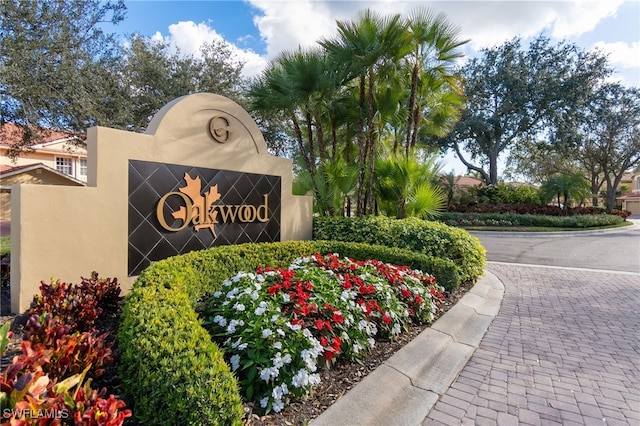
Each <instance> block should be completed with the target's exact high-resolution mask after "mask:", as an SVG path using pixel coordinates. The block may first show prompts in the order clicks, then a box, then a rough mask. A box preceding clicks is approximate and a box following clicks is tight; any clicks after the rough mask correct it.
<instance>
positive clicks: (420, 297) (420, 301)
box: [415, 294, 423, 305]
mask: <svg viewBox="0 0 640 426" xmlns="http://www.w3.org/2000/svg"><path fill="white" fill-rule="evenodd" d="M415 300H416V303H417V304H418V305H419V304H421V303H422V302H423V300H422V296H420V295H419V294H416V299H415Z"/></svg>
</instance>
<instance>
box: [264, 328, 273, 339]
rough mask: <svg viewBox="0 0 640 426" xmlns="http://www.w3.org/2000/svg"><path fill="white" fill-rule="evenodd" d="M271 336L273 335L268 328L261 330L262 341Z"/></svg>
mask: <svg viewBox="0 0 640 426" xmlns="http://www.w3.org/2000/svg"><path fill="white" fill-rule="evenodd" d="M271 334H273V331H271V330H269V329H268V328H265V329H264V330H262V338H263V339H266V338H267V337H269V336H271Z"/></svg>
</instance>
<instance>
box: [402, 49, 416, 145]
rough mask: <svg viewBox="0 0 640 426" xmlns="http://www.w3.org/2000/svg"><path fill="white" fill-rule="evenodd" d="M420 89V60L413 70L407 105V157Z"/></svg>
mask: <svg viewBox="0 0 640 426" xmlns="http://www.w3.org/2000/svg"><path fill="white" fill-rule="evenodd" d="M417 91H418V62H417V60H416V63H415V64H414V66H413V70H411V93H410V94H409V105H408V106H407V135H406V136H407V137H406V140H405V143H406V146H405V153H406V155H407V157H409V149H410V146H411V141H412V140H413V135H412V132H413V128H414V126H413V120H414V113H413V112H414V108H415V103H416V92H417Z"/></svg>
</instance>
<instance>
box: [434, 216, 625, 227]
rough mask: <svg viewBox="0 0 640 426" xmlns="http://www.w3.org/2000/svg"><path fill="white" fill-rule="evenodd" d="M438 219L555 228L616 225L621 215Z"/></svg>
mask: <svg viewBox="0 0 640 426" xmlns="http://www.w3.org/2000/svg"><path fill="white" fill-rule="evenodd" d="M438 220H440V221H442V222H443V223H446V224H447V225H450V226H487V225H489V226H545V227H555V228H592V227H597V226H611V225H618V224H620V223H622V222H623V221H624V219H623V218H622V217H621V216H618V215H609V214H594V215H575V216H547V215H537V214H517V213H451V212H449V213H443V214H441V215H440V216H439V217H438Z"/></svg>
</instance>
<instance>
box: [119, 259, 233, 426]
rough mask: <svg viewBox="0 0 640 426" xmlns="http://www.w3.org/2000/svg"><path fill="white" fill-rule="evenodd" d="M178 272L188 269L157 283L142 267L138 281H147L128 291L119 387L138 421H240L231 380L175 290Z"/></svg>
mask: <svg viewBox="0 0 640 426" xmlns="http://www.w3.org/2000/svg"><path fill="white" fill-rule="evenodd" d="M167 260H168V262H166V263H169V264H171V263H173V262H171V260H172V259H167ZM158 263H161V262H158ZM149 269H151V270H152V271H151V272H156V271H157V272H160V271H158V269H160V270H163V269H165V268H162V267H161V268H154V266H153V265H152V266H151V267H150V268H149ZM149 269H148V270H149ZM154 269H155V270H154ZM181 272H186V274H185V276H188V275H189V272H191V271H189V270H187V269H186V268H185V270H183V271H180V270H176V271H175V272H174V273H173V274H172V276H167V279H168V280H167V281H165V282H158V283H157V285H151V283H150V282H148V281H146V280H147V279H148V278H146V277H145V275H144V272H143V275H142V276H141V278H140V279H139V280H138V281H140V282H146V283H148V284H150V285H147V286H144V287H142V286H139V287H137V288H134V289H133V290H132V291H131V293H129V295H127V297H126V302H125V306H124V309H123V312H122V325H121V326H120V330H119V333H118V337H119V348H120V351H121V355H120V377H121V382H122V388H123V390H124V391H125V394H126V395H128V396H129V400H130V401H132V403H133V410H134V413H135V416H136V418H137V419H138V420H139V421H140V422H141V423H143V424H147V423H151V424H183V425H202V424H223V425H232V424H236V425H237V424H241V419H242V415H243V409H242V403H241V401H240V396H239V394H238V388H237V384H236V381H235V379H234V377H233V375H232V374H231V373H230V371H229V368H228V367H227V365H226V364H225V362H224V359H223V358H222V353H221V352H220V350H219V349H218V347H217V346H215V345H214V344H213V343H212V342H211V337H210V336H209V334H208V333H207V331H206V330H204V329H203V328H202V327H201V325H200V321H199V320H198V318H197V315H196V313H195V311H194V310H193V308H192V307H191V304H190V303H189V299H188V296H187V294H186V293H185V292H184V291H179V290H178V287H180V284H182V285H184V279H181V277H179V275H180V273H181ZM203 278H204V279H206V277H203ZM174 279H176V281H173V280H174ZM169 283H171V284H172V285H174V287H173V288H167V287H169V285H168V284H169Z"/></svg>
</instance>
